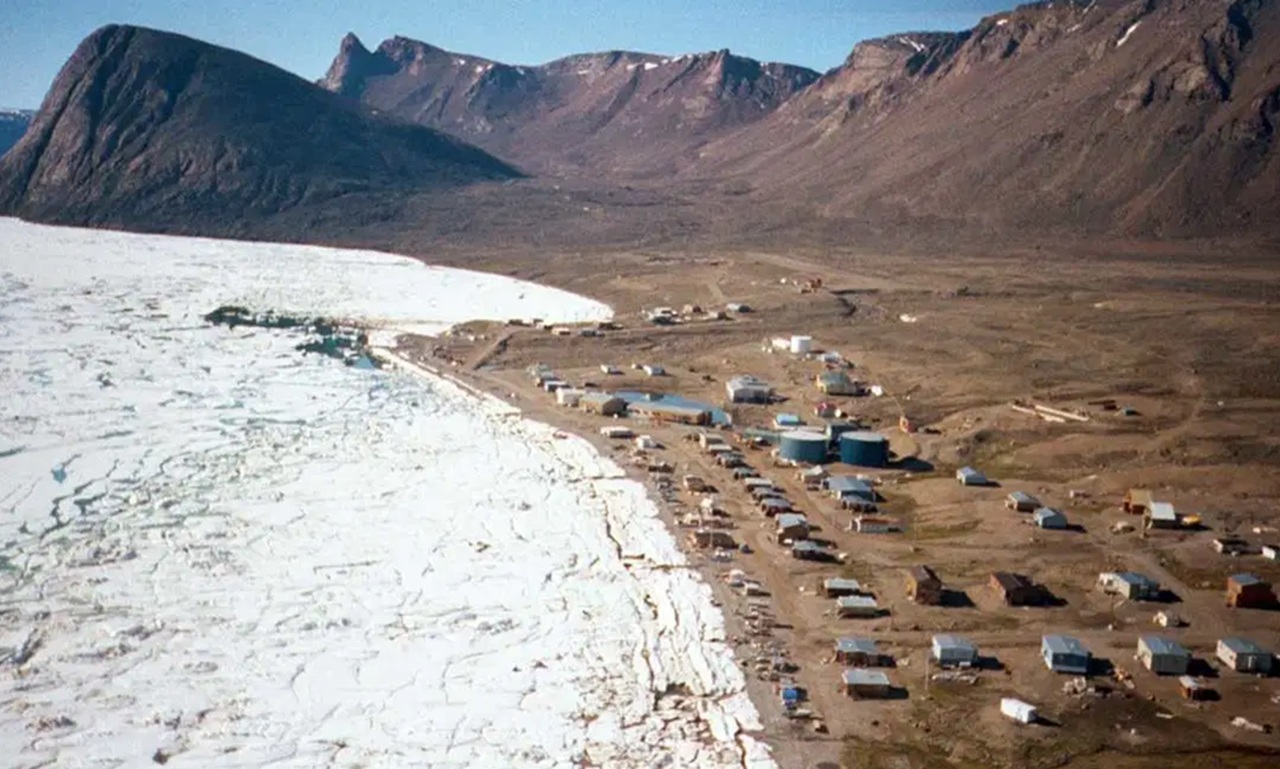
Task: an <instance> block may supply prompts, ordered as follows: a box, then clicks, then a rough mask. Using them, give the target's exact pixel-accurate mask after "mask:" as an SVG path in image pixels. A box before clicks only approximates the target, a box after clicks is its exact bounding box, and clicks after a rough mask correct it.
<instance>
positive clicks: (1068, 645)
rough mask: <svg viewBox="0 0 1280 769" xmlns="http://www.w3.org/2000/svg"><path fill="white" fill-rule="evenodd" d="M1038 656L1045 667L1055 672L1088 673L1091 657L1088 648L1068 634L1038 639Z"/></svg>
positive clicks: (1082, 674)
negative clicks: (1042, 659)
mask: <svg viewBox="0 0 1280 769" xmlns="http://www.w3.org/2000/svg"><path fill="white" fill-rule="evenodd" d="M1040 656H1041V657H1043V658H1044V664H1045V667H1047V668H1049V669H1050V670H1052V671H1053V672H1055V673H1073V674H1075V675H1081V676H1084V675H1088V674H1089V663H1090V662H1091V660H1092V659H1093V657H1092V655H1090V654H1089V650H1088V649H1086V648H1084V644H1082V643H1080V641H1079V640H1078V639H1076V638H1072V637H1071V636H1068V635H1047V636H1044V637H1043V638H1042V639H1041V640H1040Z"/></svg>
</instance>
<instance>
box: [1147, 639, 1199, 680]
mask: <svg viewBox="0 0 1280 769" xmlns="http://www.w3.org/2000/svg"><path fill="white" fill-rule="evenodd" d="M1138 659H1140V660H1142V663H1143V664H1144V665H1146V666H1147V669H1148V670H1150V671H1152V672H1153V673H1159V674H1163V675H1175V676H1179V675H1182V674H1184V673H1186V672H1187V665H1188V664H1190V662H1191V652H1189V651H1187V650H1186V649H1185V648H1183V646H1182V644H1180V643H1178V642H1177V641H1174V640H1171V639H1168V638H1162V637H1160V636H1153V635H1144V636H1142V637H1140V638H1139V639H1138Z"/></svg>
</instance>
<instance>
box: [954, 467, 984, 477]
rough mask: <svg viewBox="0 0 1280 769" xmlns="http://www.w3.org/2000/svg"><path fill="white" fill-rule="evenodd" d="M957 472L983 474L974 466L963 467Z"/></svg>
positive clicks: (961, 473)
mask: <svg viewBox="0 0 1280 769" xmlns="http://www.w3.org/2000/svg"><path fill="white" fill-rule="evenodd" d="M956 472H957V473H959V474H960V475H982V472H981V471H979V470H974V469H973V468H972V467H962V468H960V469H959V470H957V471H956Z"/></svg>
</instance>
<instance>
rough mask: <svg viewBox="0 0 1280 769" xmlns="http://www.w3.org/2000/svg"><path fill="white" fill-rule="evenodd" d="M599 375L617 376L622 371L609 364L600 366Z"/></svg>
mask: <svg viewBox="0 0 1280 769" xmlns="http://www.w3.org/2000/svg"><path fill="white" fill-rule="evenodd" d="M600 373H601V374H604V375H605V376H618V375H619V374H621V373H622V369H620V368H618V367H617V366H614V365H612V364H609V363H601V364H600Z"/></svg>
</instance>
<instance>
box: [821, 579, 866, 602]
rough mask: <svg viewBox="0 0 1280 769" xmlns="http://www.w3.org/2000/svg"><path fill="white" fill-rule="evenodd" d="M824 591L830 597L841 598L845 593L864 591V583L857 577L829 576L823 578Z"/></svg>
mask: <svg viewBox="0 0 1280 769" xmlns="http://www.w3.org/2000/svg"><path fill="white" fill-rule="evenodd" d="M822 592H823V593H825V594H826V596H827V597H828V598H839V597H840V596H843V595H858V594H859V593H861V592H862V583H861V582H859V581H858V580H856V579H845V578H843V577H827V578H826V579H824V580H822Z"/></svg>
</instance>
